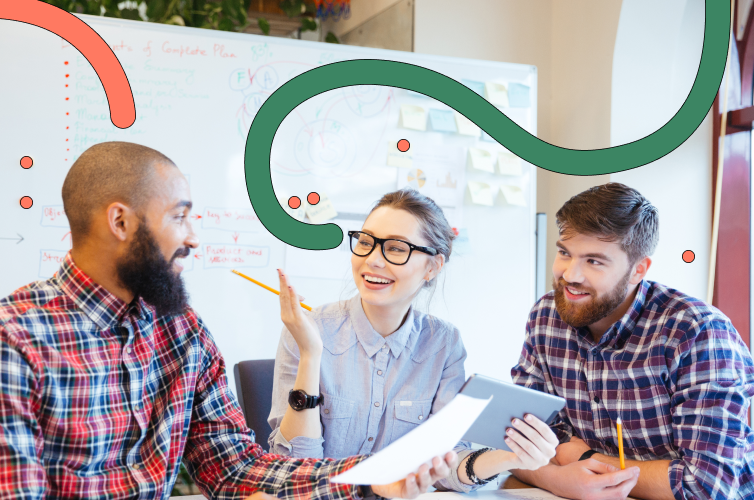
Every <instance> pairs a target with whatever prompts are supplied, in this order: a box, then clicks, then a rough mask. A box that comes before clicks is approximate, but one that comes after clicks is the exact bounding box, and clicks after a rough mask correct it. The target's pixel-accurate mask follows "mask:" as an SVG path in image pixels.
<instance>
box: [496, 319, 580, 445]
mask: <svg viewBox="0 0 754 500" xmlns="http://www.w3.org/2000/svg"><path fill="white" fill-rule="evenodd" d="M533 317H534V314H532V317H531V318H530V319H529V322H528V323H527V325H526V338H525V339H524V346H523V348H522V349H521V357H519V359H518V364H516V366H514V367H513V368H511V378H512V379H513V383H514V384H516V385H521V386H523V387H528V388H529V389H535V390H537V391H540V392H546V393H550V394H555V391H548V390H547V381H546V380H545V374H544V371H543V370H542V365H541V364H540V362H539V357H538V356H537V351H536V348H535V346H534V343H533V339H532V335H531V324H532V321H533ZM550 428H551V429H552V431H553V432H554V433H555V435H556V436H557V437H558V441H560V442H561V443H567V442H568V441H570V440H571V437H572V436H573V426H572V425H571V423H570V421H569V420H568V416H567V415H566V410H565V408H563V409H562V410H561V411H560V413H558V415H557V416H556V417H555V419H554V420H553V421H552V423H551V424H550Z"/></svg>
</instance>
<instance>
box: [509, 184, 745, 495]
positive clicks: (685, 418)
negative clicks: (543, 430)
mask: <svg viewBox="0 0 754 500" xmlns="http://www.w3.org/2000/svg"><path fill="white" fill-rule="evenodd" d="M556 218H557V224H558V228H559V233H560V235H559V238H558V241H557V242H556V245H557V248H558V253H557V257H556V258H555V262H554V263H553V267H552V272H553V291H551V292H549V293H548V294H546V295H545V296H544V297H542V298H541V299H540V300H539V301H538V302H537V304H535V306H534V308H533V309H532V310H531V313H530V314H529V321H528V323H527V325H526V339H525V342H524V346H523V349H522V352H521V357H520V359H519V362H518V364H517V365H516V366H515V367H514V368H513V369H512V370H511V375H512V377H513V381H514V382H515V383H517V384H519V385H523V386H526V387H530V388H535V389H537V390H540V391H544V392H548V393H551V394H557V395H558V396H561V397H563V398H565V399H566V406H565V408H564V409H563V410H562V411H561V412H560V414H559V416H558V417H557V418H556V420H555V422H554V423H553V424H552V425H551V428H552V429H553V431H555V433H556V434H557V435H558V438H559V440H560V443H561V444H560V445H559V446H558V447H557V448H556V455H555V458H554V459H553V460H552V463H551V464H550V465H547V466H545V467H542V468H540V469H538V470H536V471H524V470H517V471H514V474H515V475H516V476H517V477H519V478H520V479H522V480H524V481H526V482H528V483H531V484H534V485H536V486H539V487H541V488H544V489H547V490H549V491H551V492H553V493H555V494H557V495H559V496H562V497H566V498H574V499H582V498H583V499H623V498H626V496H627V495H631V496H632V497H635V498H641V499H646V500H665V499H667V500H672V499H678V500H681V499H691V498H694V499H697V498H698V499H715V500H723V499H728V498H741V499H744V498H746V499H751V498H754V432H752V429H751V428H750V427H749V425H748V415H747V413H748V408H749V400H750V398H751V397H752V396H754V362H753V361H752V357H751V353H750V352H749V349H748V347H747V346H746V345H745V344H744V342H743V341H742V340H741V337H740V336H739V334H738V332H737V331H736V329H735V328H734V327H733V325H732V324H731V322H730V320H729V319H728V318H727V317H726V316H725V315H724V314H723V313H722V312H721V311H719V310H718V309H717V308H715V307H713V306H711V305H709V304H705V303H704V302H702V301H700V300H698V299H695V298H693V297H690V296H688V295H686V294H684V293H682V292H680V291H678V290H674V289H672V288H669V287H666V286H664V285H661V284H659V283H656V282H653V281H648V280H647V279H646V276H647V273H648V272H649V269H650V266H651V265H652V258H651V255H652V254H653V252H654V250H655V248H656V247H657V243H658V240H659V215H658V211H657V209H656V208H655V207H654V206H653V205H652V204H651V203H650V202H649V200H647V199H646V198H645V197H643V196H642V195H641V194H640V193H639V192H638V191H636V190H635V189H632V188H630V187H628V186H625V185H623V184H618V183H609V184H605V185H602V186H597V187H594V188H591V189H589V190H587V191H585V192H583V193H580V194H578V195H576V196H574V197H573V198H571V199H570V200H569V201H568V202H566V203H565V205H563V207H562V208H561V209H560V210H559V211H558V213H557V215H556ZM680 253H681V252H679V253H678V258H680ZM619 419H620V421H621V422H622V429H623V431H622V436H620V435H618V433H617V428H616V422H617V421H619ZM620 440H623V444H624V451H625V458H626V460H625V465H626V469H625V470H620V469H619V464H620V461H619V458H618V454H619V453H618V451H619V447H618V445H619V442H620Z"/></svg>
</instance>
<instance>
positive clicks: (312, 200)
mask: <svg viewBox="0 0 754 500" xmlns="http://www.w3.org/2000/svg"><path fill="white" fill-rule="evenodd" d="M306 201H307V202H308V203H309V205H316V204H317V203H319V195H318V194H317V193H309V196H307V197H306Z"/></svg>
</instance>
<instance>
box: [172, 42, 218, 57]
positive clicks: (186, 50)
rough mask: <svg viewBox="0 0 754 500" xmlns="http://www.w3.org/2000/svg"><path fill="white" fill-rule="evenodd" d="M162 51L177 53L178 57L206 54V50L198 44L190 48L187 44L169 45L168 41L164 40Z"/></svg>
mask: <svg viewBox="0 0 754 500" xmlns="http://www.w3.org/2000/svg"><path fill="white" fill-rule="evenodd" d="M162 51H163V52H164V53H166V54H177V55H178V56H179V57H183V56H184V55H186V56H206V55H207V52H205V51H204V49H200V48H199V47H198V46H196V47H195V48H193V49H192V48H191V47H190V46H188V45H180V46H178V47H175V46H171V45H170V42H164V43H163V44H162Z"/></svg>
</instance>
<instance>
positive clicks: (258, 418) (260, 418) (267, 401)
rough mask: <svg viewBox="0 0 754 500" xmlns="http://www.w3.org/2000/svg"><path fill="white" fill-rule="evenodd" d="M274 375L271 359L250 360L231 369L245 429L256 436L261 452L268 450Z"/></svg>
mask: <svg viewBox="0 0 754 500" xmlns="http://www.w3.org/2000/svg"><path fill="white" fill-rule="evenodd" d="M274 372H275V360H274V359H253V360H251V361H241V362H240V363H238V364H237V365H236V366H234V367H233V375H234V376H235V378H236V394H237V395H238V402H239V403H240V405H241V410H243V414H244V417H246V425H248V426H249V428H250V429H252V430H253V431H254V434H256V442H257V443H258V444H260V445H261V446H262V448H264V449H265V450H268V449H269V445H268V444H267V438H269V436H270V432H272V429H270V425H269V424H268V423H267V418H268V417H269V416H270V409H271V408H272V380H273V375H274Z"/></svg>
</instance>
